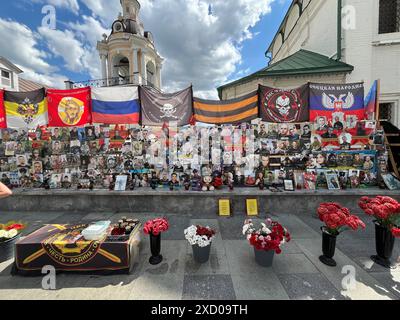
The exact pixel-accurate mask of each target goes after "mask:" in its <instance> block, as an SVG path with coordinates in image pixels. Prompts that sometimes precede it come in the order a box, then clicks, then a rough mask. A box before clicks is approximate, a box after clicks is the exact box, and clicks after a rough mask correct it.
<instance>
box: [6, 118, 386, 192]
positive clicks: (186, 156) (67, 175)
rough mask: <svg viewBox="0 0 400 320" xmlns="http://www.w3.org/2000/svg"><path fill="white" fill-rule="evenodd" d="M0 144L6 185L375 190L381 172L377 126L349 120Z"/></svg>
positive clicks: (112, 129)
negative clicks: (362, 188) (371, 188)
mask: <svg viewBox="0 0 400 320" xmlns="http://www.w3.org/2000/svg"><path fill="white" fill-rule="evenodd" d="M166 136H167V137H168V139H162V137H166ZM0 141H1V144H0V176H1V181H2V182H3V183H4V184H6V185H8V186H10V187H12V188H25V189H27V188H45V189H90V190H92V189H109V190H117V191H124V190H134V189H136V188H141V187H147V188H152V189H158V188H168V189H170V190H174V189H186V190H195V191H201V190H204V191H208V190H215V189H221V188H223V187H224V186H227V187H229V188H231V189H232V188H234V187H259V188H260V189H264V188H265V189H268V188H269V189H270V190H272V191H274V190H280V189H283V190H287V191H295V190H300V189H308V190H315V189H321V188H322V189H329V190H340V189H346V188H359V187H368V186H376V185H378V183H379V180H380V179H381V178H380V174H387V156H386V152H385V146H384V139H383V132H382V131H381V130H379V128H377V124H376V122H374V121H362V122H356V123H353V121H352V119H351V118H348V119H341V118H339V117H336V119H335V121H334V123H331V122H330V121H329V122H328V121H327V120H326V119H324V118H323V117H320V118H318V119H317V120H316V122H315V123H311V122H305V123H280V124H278V123H266V122H262V121H261V120H259V119H257V120H254V121H252V123H251V124H248V123H244V124H241V125H238V126H233V125H221V126H215V125H201V124H198V125H189V126H185V127H181V128H179V129H175V130H173V129H169V128H168V127H144V126H139V125H89V126H86V127H79V128H78V127H72V128H57V127H56V128H47V127H42V128H38V129H36V130H33V131H27V130H23V129H19V130H13V129H3V130H1V131H0Z"/></svg>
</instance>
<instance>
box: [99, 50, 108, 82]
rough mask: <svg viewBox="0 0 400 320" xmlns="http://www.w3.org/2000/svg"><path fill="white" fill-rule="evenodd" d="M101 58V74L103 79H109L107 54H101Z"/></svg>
mask: <svg viewBox="0 0 400 320" xmlns="http://www.w3.org/2000/svg"><path fill="white" fill-rule="evenodd" d="M100 60H101V76H102V78H103V79H107V56H106V55H105V54H100Z"/></svg>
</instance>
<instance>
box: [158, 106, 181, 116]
mask: <svg viewBox="0 0 400 320" xmlns="http://www.w3.org/2000/svg"><path fill="white" fill-rule="evenodd" d="M161 112H162V113H163V115H162V116H161V118H174V119H178V117H176V116H174V113H175V112H176V108H175V107H174V106H173V105H172V104H170V103H166V104H164V105H163V106H162V108H161Z"/></svg>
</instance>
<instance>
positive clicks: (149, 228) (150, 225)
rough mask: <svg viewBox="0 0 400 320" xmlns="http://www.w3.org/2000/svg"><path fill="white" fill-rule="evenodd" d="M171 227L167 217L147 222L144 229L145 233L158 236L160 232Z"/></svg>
mask: <svg viewBox="0 0 400 320" xmlns="http://www.w3.org/2000/svg"><path fill="white" fill-rule="evenodd" d="M168 228H169V223H168V220H167V219H166V218H157V219H154V220H149V221H147V222H146V223H145V225H144V227H143V231H144V233H145V234H152V235H153V236H158V235H159V234H160V233H162V232H165V231H167V230H168Z"/></svg>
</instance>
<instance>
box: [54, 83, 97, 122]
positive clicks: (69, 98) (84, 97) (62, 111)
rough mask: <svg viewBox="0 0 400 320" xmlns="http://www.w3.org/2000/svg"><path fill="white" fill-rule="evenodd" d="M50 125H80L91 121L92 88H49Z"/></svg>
mask: <svg viewBox="0 0 400 320" xmlns="http://www.w3.org/2000/svg"><path fill="white" fill-rule="evenodd" d="M47 101H48V105H49V126H50V127H73V126H75V127H80V126H83V125H85V124H87V123H89V122H91V114H90V104H91V96H90V88H89V87H87V88H82V89H73V90H55V89H49V90H47Z"/></svg>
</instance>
